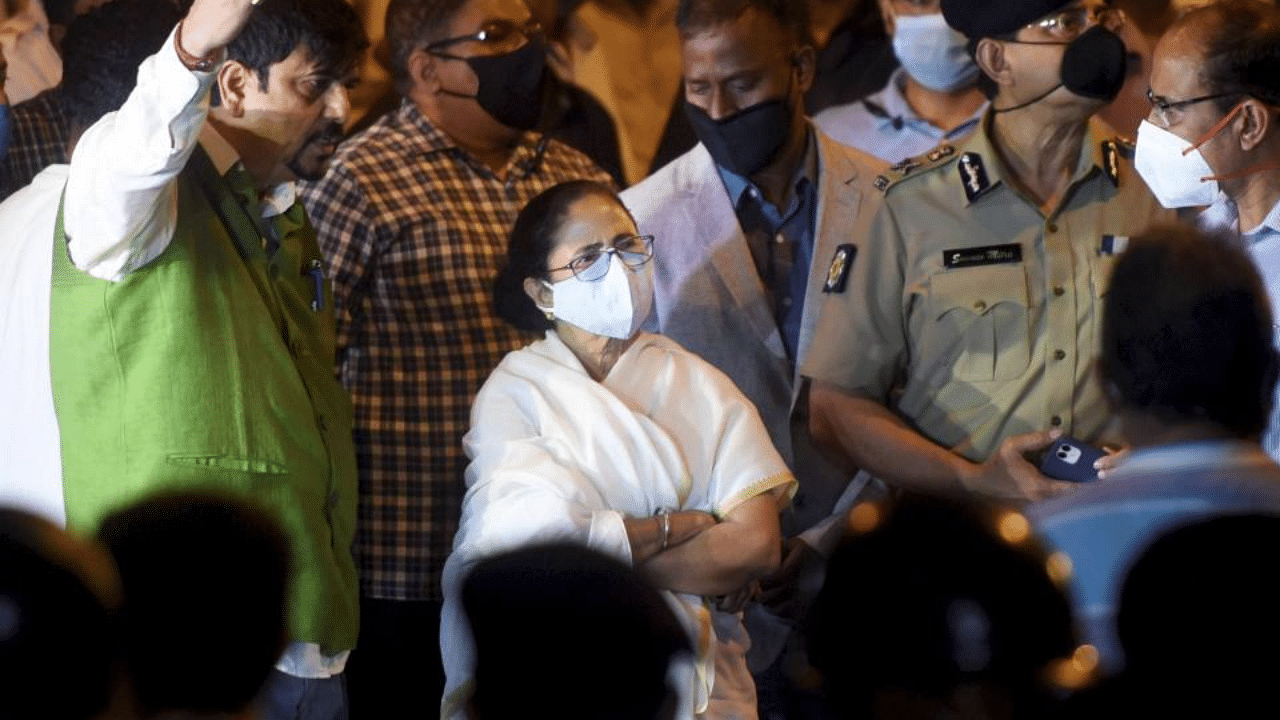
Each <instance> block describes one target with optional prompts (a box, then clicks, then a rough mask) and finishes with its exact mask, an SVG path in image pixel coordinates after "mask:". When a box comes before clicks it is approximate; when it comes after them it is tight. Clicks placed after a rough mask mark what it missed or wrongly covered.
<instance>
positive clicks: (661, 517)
mask: <svg viewBox="0 0 1280 720" xmlns="http://www.w3.org/2000/svg"><path fill="white" fill-rule="evenodd" d="M658 524H659V525H661V526H662V548H661V549H660V550H659V551H658V552H662V550H666V549H667V547H668V545H670V544H671V511H670V510H668V509H666V508H658Z"/></svg>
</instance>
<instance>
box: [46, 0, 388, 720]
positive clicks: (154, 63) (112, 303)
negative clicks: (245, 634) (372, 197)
mask: <svg viewBox="0 0 1280 720" xmlns="http://www.w3.org/2000/svg"><path fill="white" fill-rule="evenodd" d="M254 2H259V0H254ZM366 45H367V41H366V40H365V35H364V31H363V29H362V27H361V25H360V21H359V19H358V17H357V15H356V14H355V12H354V11H353V10H352V9H351V8H350V7H348V6H347V5H346V4H345V3H343V2H342V0H261V4H259V5H255V4H252V3H251V2H250V0H195V3H194V4H193V5H192V7H191V10H190V11H189V12H188V14H187V16H186V18H185V19H184V20H183V21H182V22H181V23H179V24H178V26H177V28H175V30H174V32H173V34H172V35H171V36H170V38H169V40H168V41H167V42H166V43H165V44H164V45H163V46H162V48H161V49H160V51H159V52H158V53H156V54H155V55H153V56H151V57H150V58H148V59H147V60H146V61H145V62H143V64H142V66H141V67H140V68H139V71H138V82H137V86H136V88H135V89H134V91H133V93H132V94H131V95H130V97H129V99H128V101H126V103H125V104H124V106H123V107H121V108H120V110H119V111H117V112H115V113H113V114H109V115H107V116H106V117H104V118H103V119H102V120H100V121H99V122H97V123H96V124H94V125H93V126H92V127H90V128H89V129H88V130H86V131H85V133H84V134H83V135H82V136H81V138H80V139H79V142H78V144H77V146H76V150H75V153H74V155H73V156H72V161H71V168H70V172H69V176H68V180H67V185H66V190H65V192H64V196H63V206H62V210H61V212H60V214H59V218H58V222H57V227H56V231H55V236H54V252H53V255H54V258H53V281H52V295H51V308H50V369H51V375H52V380H53V393H54V406H55V410H56V412H57V416H58V423H59V428H60V431H61V450H62V462H63V488H64V492H65V497H66V509H67V520H68V524H69V525H71V526H72V527H77V528H80V529H91V528H94V527H95V526H96V525H97V524H98V522H99V521H100V520H101V519H102V518H103V516H105V515H106V514H108V513H110V512H112V511H113V510H116V509H119V508H120V507H122V506H124V505H126V504H129V503H131V502H134V501H136V500H137V499H138V498H139V497H141V496H144V495H148V494H151V493H153V492H155V491H156V490H158V489H160V488H166V489H172V488H181V487H189V486H206V485H216V486H218V487H219V488H221V489H223V490H227V491H231V492H234V493H238V494H240V495H243V496H245V497H247V498H248V499H250V500H252V501H254V502H256V503H257V504H259V505H262V506H264V507H266V508H267V509H269V510H271V511H273V512H274V513H275V514H276V516H277V517H278V519H279V520H280V522H281V523H282V524H283V526H284V527H285V528H286V530H287V532H288V535H289V537H290V541H291V544H292V546H293V555H294V566H295V572H294V577H293V582H292V591H291V592H292V594H291V598H290V637H289V640H290V642H289V645H288V646H287V648H286V650H285V653H284V655H283V656H282V657H281V658H280V660H279V662H278V663H277V665H276V672H275V673H273V675H272V679H271V681H270V682H269V683H268V687H267V690H266V692H265V693H264V696H263V698H264V700H263V703H264V704H263V708H262V710H263V715H264V717H267V718H304V717H305V718H309V719H310V718H314V719H315V720H329V719H330V718H345V717H346V712H345V698H344V693H343V689H342V678H341V674H342V671H343V668H344V667H345V663H346V658H347V654H348V652H349V651H350V650H351V649H352V648H353V647H354V645H355V640H356V631H357V622H358V614H357V612H358V608H357V605H358V599H357V585H356V573H355V567H354V564H353V562H352V558H351V554H350V547H351V543H352V539H353V537H354V532H355V527H354V526H355V507H356V467H355V457H354V450H353V448H352V443H351V404H350V400H349V399H348V397H347V395H346V393H345V391H344V390H343V389H342V387H341V386H340V385H339V384H338V383H337V381H336V380H335V378H334V375H333V360H334V332H333V312H332V307H333V302H332V294H331V291H330V288H329V282H328V280H327V279H326V278H325V277H324V275H323V273H322V268H323V264H322V262H321V258H320V251H319V248H318V246H317V244H316V240H315V233H314V231H313V230H312V228H311V226H310V224H309V222H308V221H307V218H306V215H305V213H304V211H303V209H302V206H301V204H299V203H298V202H296V200H295V199H294V189H293V184H294V181H296V180H297V179H299V178H309V177H316V176H318V175H319V174H320V173H322V172H323V170H324V167H325V164H326V162H327V160H328V157H329V156H330V155H331V154H332V153H333V151H334V149H335V148H336V145H337V142H338V140H339V138H340V137H341V132H342V123H343V122H344V121H345V120H346V119H347V114H348V111H349V103H348V99H347V89H348V87H349V86H350V85H351V83H352V82H353V81H354V77H355V73H356V68H357V67H358V63H359V60H360V55H361V54H362V51H363V49H364V48H365V46H366ZM215 86H216V93H213V96H214V97H215V98H216V99H214V100H213V101H212V104H213V107H212V109H211V108H210V105H211V99H210V96H211V92H210V91H211V89H212V88H214V87H215ZM210 542H211V543H215V544H216V543H217V542H218V538H210ZM191 652H193V653H200V652H202V649H201V648H199V647H193V648H191ZM174 662H175V663H179V664H180V663H181V662H182V660H181V658H174Z"/></svg>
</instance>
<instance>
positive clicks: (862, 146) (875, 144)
mask: <svg viewBox="0 0 1280 720" xmlns="http://www.w3.org/2000/svg"><path fill="white" fill-rule="evenodd" d="M905 83H906V72H905V71H904V70H903V69H902V68H898V69H897V70H895V71H894V73H893V75H891V76H890V77H889V84H887V85H885V86H884V88H883V89H881V90H880V91H879V92H877V93H873V94H871V95H868V96H867V97H865V98H863V99H861V100H855V101H854V102H851V103H849V104H848V105H837V106H835V107H832V108H827V109H826V110H823V111H822V112H820V113H818V114H817V115H815V116H814V118H813V122H814V124H815V125H817V126H818V127H819V128H821V129H822V131H823V132H825V133H826V134H828V135H830V136H831V137H832V138H834V139H835V140H836V142H840V143H844V144H845V145H849V146H851V147H855V148H858V149H859V150H861V151H863V152H865V153H868V154H870V155H874V156H875V157H878V158H880V159H881V160H884V161H885V162H888V163H896V162H898V161H899V160H902V159H903V158H909V157H916V156H918V155H923V154H924V153H926V152H928V151H929V150H931V149H933V148H934V147H936V146H937V145H938V144H939V143H942V142H954V141H956V140H958V139H959V138H962V137H964V136H966V135H968V134H969V133H970V132H973V130H974V128H976V127H978V121H979V120H981V119H982V113H983V112H984V111H985V110H986V109H987V103H983V104H982V107H980V108H978V110H977V111H976V112H974V114H973V115H972V116H971V117H970V118H969V119H968V120H965V121H964V122H963V123H961V124H960V125H959V126H958V127H956V128H955V129H954V130H952V131H950V132H947V131H946V130H943V129H942V128H940V127H936V126H934V125H933V124H932V123H930V122H929V121H928V120H925V119H924V118H922V117H920V116H919V115H917V114H916V112H915V111H914V110H912V109H911V105H910V104H908V103H907V98H906V95H904V94H903V88H904V87H905Z"/></svg>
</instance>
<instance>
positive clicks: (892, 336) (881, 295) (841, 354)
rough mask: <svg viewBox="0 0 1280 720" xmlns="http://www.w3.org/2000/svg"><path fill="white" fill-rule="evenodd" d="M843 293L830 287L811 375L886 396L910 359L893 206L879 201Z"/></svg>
mask: <svg viewBox="0 0 1280 720" xmlns="http://www.w3.org/2000/svg"><path fill="white" fill-rule="evenodd" d="M855 247H856V248H857V252H856V254H855V255H854V257H853V267H852V268H850V269H849V271H848V273H849V275H848V278H847V281H846V282H845V285H844V290H843V292H826V291H825V290H824V292H823V295H822V298H821V305H820V306H819V308H820V309H819V312H820V315H819V318H818V326H817V331H816V332H815V333H814V336H813V345H812V346H811V347H810V349H809V354H808V356H807V357H806V359H805V362H804V365H803V366H802V367H801V374H803V375H804V376H805V377H808V378H811V379H814V380H820V381H823V382H829V383H832V384H835V385H838V386H840V387H842V388H844V389H846V390H850V391H854V392H858V393H860V394H865V395H868V396H870V397H873V398H876V399H879V400H884V399H885V398H886V396H887V395H888V393H889V389H890V387H891V386H892V385H893V382H894V379H895V378H896V377H898V375H899V374H900V373H899V371H900V370H901V369H902V368H903V367H904V366H905V364H906V362H907V358H908V347H907V336H906V317H905V315H904V309H903V302H904V301H903V287H904V282H905V279H904V278H905V275H904V257H905V252H904V247H903V236H902V231H901V230H900V228H899V226H898V221H897V217H896V216H895V213H894V209H893V205H892V204H891V203H890V202H889V199H888V198H885V201H884V202H881V203H877V208H876V210H875V213H874V215H873V216H872V219H871V222H870V224H869V228H868V230H867V232H866V234H865V235H864V236H863V238H862V240H861V242H856V243H855Z"/></svg>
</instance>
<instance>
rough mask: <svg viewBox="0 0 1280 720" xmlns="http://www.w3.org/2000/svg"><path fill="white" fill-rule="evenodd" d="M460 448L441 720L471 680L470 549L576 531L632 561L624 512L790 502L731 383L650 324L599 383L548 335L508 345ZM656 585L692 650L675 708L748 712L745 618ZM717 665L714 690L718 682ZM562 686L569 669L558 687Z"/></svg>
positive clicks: (561, 537)
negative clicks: (769, 496)
mask: <svg viewBox="0 0 1280 720" xmlns="http://www.w3.org/2000/svg"><path fill="white" fill-rule="evenodd" d="M463 444H464V446H465V449H466V452H467V456H468V457H470V458H471V459H472V462H471V464H470V465H469V466H468V467H467V472H466V482H467V494H466V497H465V499H464V501H463V506H462V521H461V525H460V526H459V529H458V534H457V536H456V537H455V538H454V543H453V554H452V555H450V557H449V559H448V561H447V562H446V563H445V570H444V577H443V585H444V587H443V590H444V609H443V613H442V619H441V630H440V632H441V637H440V640H441V649H442V653H443V657H444V666H445V673H446V676H447V680H446V684H445V695H444V702H443V705H442V716H443V717H445V718H458V717H461V713H462V703H463V702H464V701H465V696H466V693H467V691H469V686H470V682H469V681H470V677H471V673H472V668H473V658H472V645H471V636H470V630H469V629H468V628H467V626H466V620H465V618H464V617H463V614H462V610H461V607H460V606H459V602H460V601H459V593H460V590H461V584H462V580H463V578H465V577H466V574H467V572H468V571H469V570H470V568H471V566H472V565H474V564H475V562H476V561H478V560H480V559H482V558H484V557H487V556H490V555H493V554H496V553H499V552H502V551H504V550H509V549H512V548H516V547H521V546H524V545H529V544H532V543H540V542H554V541H570V542H578V543H582V544H584V545H587V546H588V547H591V548H593V549H595V550H598V551H601V552H603V553H605V554H607V555H610V556H613V557H615V558H618V559H620V560H622V561H624V562H627V563H630V562H631V546H630V543H629V541H628V539H627V532H626V529H625V527H624V525H623V519H624V518H626V517H649V516H652V515H654V514H655V513H656V512H657V511H658V510H659V509H661V508H668V509H673V510H702V511H706V512H710V513H712V514H714V515H716V516H717V517H723V516H724V515H725V514H726V513H728V512H730V511H732V510H733V509H734V508H736V507H737V506H738V505H739V504H741V503H742V502H743V501H745V500H747V499H749V498H752V497H754V496H756V495H759V494H761V493H765V492H770V491H776V492H777V494H778V497H779V502H785V501H786V500H788V499H789V498H790V496H791V495H792V494H793V493H794V492H795V480H794V478H793V477H792V476H791V473H790V472H789V471H788V470H787V467H786V464H785V463H784V462H783V461H782V458H781V457H780V456H779V455H778V453H777V451H776V450H775V449H774V447H773V445H772V443H771V442H770V440H769V435H768V433H767V432H766V431H765V428H764V425H763V423H762V422H761V420H760V417H759V414H758V413H757V412H756V409H755V407H754V406H752V405H751V402H750V401H749V400H747V399H746V397H745V396H743V395H742V393H741V392H739V391H738V389H737V387H736V386H734V384H733V383H732V381H730V380H729V378H728V377H727V376H725V375H724V374H723V373H721V372H720V371H719V370H717V369H716V368H714V367H713V366H711V365H710V364H709V363H707V362H705V361H704V360H702V359H701V358H699V357H697V356H696V355H694V354H693V353H691V352H689V351H687V350H685V349H684V348H682V347H680V346H679V345H678V344H677V343H675V342H674V341H672V340H669V339H667V338H665V337H662V336H660V335H651V334H648V333H641V334H640V335H639V337H637V338H636V340H635V342H634V343H632V345H631V347H630V348H628V349H627V351H626V352H625V353H624V354H623V355H622V356H621V357H620V358H619V359H618V361H617V363H616V364H615V365H614V367H613V369H612V370H611V371H610V373H609V376H608V377H606V378H605V379H604V381H603V382H599V383H597V382H595V381H594V380H592V379H591V378H590V376H588V375H587V373H586V371H585V370H584V369H583V367H582V364H581V363H580V362H579V361H578V359H577V357H576V356H575V355H574V354H573V352H572V351H571V350H569V348H568V347H567V346H565V344H564V343H563V342H561V341H560V339H559V337H557V336H556V334H555V333H554V332H548V333H547V337H546V339H545V340H541V341H539V342H536V343H533V344H532V345H529V346H528V347H525V348H523V349H521V350H517V351H515V352H512V353H510V354H508V355H507V356H506V357H505V358H504V359H503V361H502V362H501V364H499V365H498V367H497V369H495V370H494V372H493V374H492V375H490V376H489V379H488V380H487V381H486V382H485V384H484V387H482V388H481V389H480V393H479V394H478V395H477V396H476V401H475V405H474V406H473V408H472V411H471V430H470V432H469V433H467V436H466V437H465V438H464V440H463ZM666 594H667V595H668V596H669V599H670V600H672V601H673V605H674V606H675V607H677V608H678V609H679V612H678V614H680V615H682V617H681V619H682V620H684V621H685V625H686V627H687V628H688V629H689V630H690V633H691V638H692V640H693V642H694V647H695V652H696V654H697V658H696V659H695V661H694V662H693V663H689V664H687V665H686V666H685V668H684V671H683V672H681V673H679V674H680V675H681V677H680V678H679V680H678V683H679V684H680V685H681V687H679V688H677V691H678V692H679V693H680V695H681V706H682V708H683V715H684V716H685V717H691V716H692V715H693V714H694V713H695V712H696V713H699V714H703V713H705V717H708V718H711V717H719V718H731V717H732V718H737V717H743V716H745V717H751V718H754V717H755V708H754V700H755V694H754V688H753V687H752V686H751V684H750V675H749V674H748V673H747V669H746V664H745V660H744V659H743V657H742V656H743V654H744V653H745V651H746V647H747V646H748V645H749V643H748V642H747V639H746V634H745V631H743V629H742V625H741V621H740V617H739V615H737V614H728V613H721V612H719V611H717V610H715V609H713V608H712V607H711V605H710V603H709V602H707V600H706V599H704V598H702V597H699V596H694V595H682V594H679V595H678V594H675V593H670V592H667V593H666ZM584 661H587V662H589V661H590V659H588V658H584ZM531 662H536V655H531ZM717 672H718V673H719V674H720V675H721V676H722V680H723V681H724V682H722V683H721V685H722V686H724V687H717V686H716V682H715V678H716V674H717ZM744 681H745V683H746V685H745V687H739V686H741V684H742V683H743V682H744ZM571 684H572V674H571V671H568V672H566V688H565V689H566V691H567V693H566V697H567V698H571V697H572V687H571ZM735 687H736V688H738V690H737V691H736V692H735V690H734V688H735ZM734 695H736V696H737V697H734ZM744 695H749V698H747V697H744ZM722 700H723V702H722Z"/></svg>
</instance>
